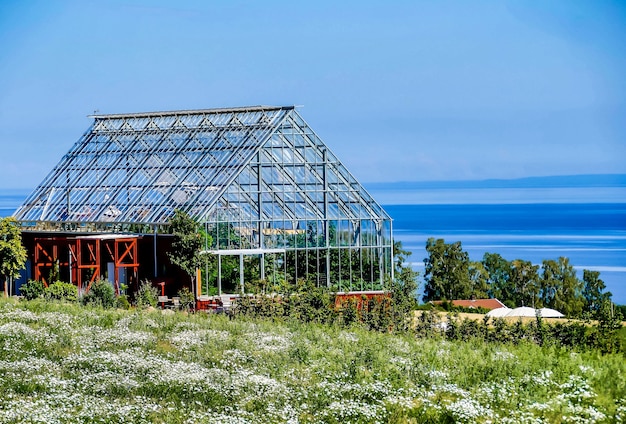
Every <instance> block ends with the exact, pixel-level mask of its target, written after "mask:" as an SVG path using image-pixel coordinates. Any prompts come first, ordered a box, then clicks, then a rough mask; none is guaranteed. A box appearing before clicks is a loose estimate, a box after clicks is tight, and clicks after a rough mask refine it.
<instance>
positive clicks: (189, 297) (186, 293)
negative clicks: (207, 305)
mask: <svg viewBox="0 0 626 424" xmlns="http://www.w3.org/2000/svg"><path fill="white" fill-rule="evenodd" d="M177 296H178V297H179V298H180V307H181V308H183V309H184V310H186V311H188V310H190V309H191V307H192V306H193V302H194V297H193V293H192V292H191V290H189V288H188V287H183V288H182V289H180V290H179V291H178V294H177Z"/></svg>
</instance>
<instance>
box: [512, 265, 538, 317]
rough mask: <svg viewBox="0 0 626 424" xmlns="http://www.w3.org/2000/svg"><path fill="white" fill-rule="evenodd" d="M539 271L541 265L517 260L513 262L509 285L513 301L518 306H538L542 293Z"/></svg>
mask: <svg viewBox="0 0 626 424" xmlns="http://www.w3.org/2000/svg"><path fill="white" fill-rule="evenodd" d="M538 270H539V265H533V264H532V262H530V261H524V260H522V259H515V260H514V261H513V262H511V277H510V280H509V283H510V285H511V290H512V293H511V295H512V298H511V300H512V301H513V303H514V304H515V305H516V306H538V305H537V303H538V302H537V300H538V298H539V292H540V285H539V274H538V272H537V271H538ZM507 300H508V299H507Z"/></svg>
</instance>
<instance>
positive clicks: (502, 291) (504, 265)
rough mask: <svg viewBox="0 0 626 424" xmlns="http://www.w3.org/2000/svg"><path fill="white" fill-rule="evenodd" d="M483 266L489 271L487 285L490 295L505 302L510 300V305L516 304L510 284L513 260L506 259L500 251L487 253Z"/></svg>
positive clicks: (484, 256)
mask: <svg viewBox="0 0 626 424" xmlns="http://www.w3.org/2000/svg"><path fill="white" fill-rule="evenodd" d="M482 263H483V266H484V267H485V270H486V271H487V285H488V286H489V296H490V297H495V298H497V299H499V300H500V301H501V302H503V303H507V302H509V303H510V305H509V306H515V302H514V301H513V300H512V299H513V297H514V296H513V290H512V288H511V285H510V284H509V280H510V279H511V262H509V261H507V260H506V259H504V258H503V257H502V256H500V254H498V253H489V252H487V253H485V254H484V255H483V261H482Z"/></svg>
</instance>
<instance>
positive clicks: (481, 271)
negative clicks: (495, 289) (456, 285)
mask: <svg viewBox="0 0 626 424" xmlns="http://www.w3.org/2000/svg"><path fill="white" fill-rule="evenodd" d="M469 277H470V284H471V295H470V296H471V297H472V298H475V299H484V298H486V297H489V284H488V280H489V273H488V272H487V270H486V269H485V266H484V265H483V263H482V262H480V261H478V262H474V261H472V262H470V264H469Z"/></svg>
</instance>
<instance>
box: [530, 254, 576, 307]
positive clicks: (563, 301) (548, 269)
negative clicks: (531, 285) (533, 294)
mask: <svg viewBox="0 0 626 424" xmlns="http://www.w3.org/2000/svg"><path fill="white" fill-rule="evenodd" d="M542 270H543V273H542V279H541V294H542V300H543V304H544V306H547V307H549V308H554V309H556V310H558V311H560V312H562V313H563V314H565V315H567V316H569V317H577V316H580V315H581V313H582V310H583V306H584V302H583V297H582V289H583V286H582V282H581V281H580V280H579V279H578V278H577V277H576V270H575V269H574V267H573V266H572V265H571V264H570V263H569V259H568V258H566V257H563V256H561V257H560V258H559V259H558V261H554V260H551V259H550V260H544V261H543V265H542Z"/></svg>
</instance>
